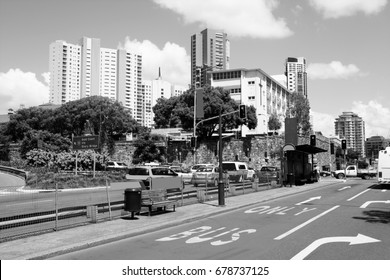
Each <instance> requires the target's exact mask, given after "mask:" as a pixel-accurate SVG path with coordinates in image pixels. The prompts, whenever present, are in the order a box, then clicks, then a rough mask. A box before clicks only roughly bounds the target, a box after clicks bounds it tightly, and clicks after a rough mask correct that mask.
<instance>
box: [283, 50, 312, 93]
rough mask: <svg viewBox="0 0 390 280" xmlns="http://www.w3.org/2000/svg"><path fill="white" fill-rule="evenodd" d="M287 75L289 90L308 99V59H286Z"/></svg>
mask: <svg viewBox="0 0 390 280" xmlns="http://www.w3.org/2000/svg"><path fill="white" fill-rule="evenodd" d="M285 75H286V79H287V88H288V90H289V91H291V92H293V93H294V92H296V93H298V94H302V95H303V96H305V97H306V98H307V73H306V59H305V58H303V57H288V58H287V59H286V72H285Z"/></svg>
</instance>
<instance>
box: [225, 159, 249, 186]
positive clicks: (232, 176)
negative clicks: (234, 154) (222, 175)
mask: <svg viewBox="0 0 390 280" xmlns="http://www.w3.org/2000/svg"><path fill="white" fill-rule="evenodd" d="M222 170H223V171H224V172H225V171H226V172H227V174H228V175H229V180H230V181H233V182H242V181H244V180H247V179H248V165H247V164H246V163H245V162H240V161H224V162H222Z"/></svg>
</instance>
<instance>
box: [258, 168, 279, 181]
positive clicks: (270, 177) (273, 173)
mask: <svg viewBox="0 0 390 280" xmlns="http://www.w3.org/2000/svg"><path fill="white" fill-rule="evenodd" d="M256 174H257V178H259V182H260V183H265V182H270V181H274V180H276V181H277V180H278V179H279V168H278V167H276V166H262V167H261V168H260V170H257V171H256Z"/></svg>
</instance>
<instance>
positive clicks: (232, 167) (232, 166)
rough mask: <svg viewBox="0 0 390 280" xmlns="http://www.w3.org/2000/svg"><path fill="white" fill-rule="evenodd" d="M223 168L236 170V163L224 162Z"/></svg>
mask: <svg viewBox="0 0 390 280" xmlns="http://www.w3.org/2000/svg"><path fill="white" fill-rule="evenodd" d="M222 168H223V170H227V171H235V170H236V164H235V163H222Z"/></svg>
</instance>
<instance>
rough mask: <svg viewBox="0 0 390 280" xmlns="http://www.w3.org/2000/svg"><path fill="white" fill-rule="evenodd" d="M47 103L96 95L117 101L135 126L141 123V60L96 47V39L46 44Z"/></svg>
mask: <svg viewBox="0 0 390 280" xmlns="http://www.w3.org/2000/svg"><path fill="white" fill-rule="evenodd" d="M49 69H50V73H51V76H50V102H51V103H53V104H64V103H66V102H69V101H72V100H77V99H80V98H83V97H88V96H92V95H99V96H104V97H108V98H110V99H112V100H117V101H119V102H121V103H122V104H123V106H124V107H125V108H127V109H128V110H129V112H130V113H131V115H132V117H133V118H134V119H135V120H136V121H138V122H139V123H141V124H142V123H143V122H144V115H145V112H144V110H145V104H144V102H145V99H144V97H143V96H142V57H141V55H139V54H136V53H132V52H129V51H126V50H119V49H108V48H102V47H101V46H100V39H96V38H88V37H83V38H82V39H81V40H80V44H79V45H74V44H68V43H66V42H65V41H56V42H54V43H52V44H50V54H49Z"/></svg>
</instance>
